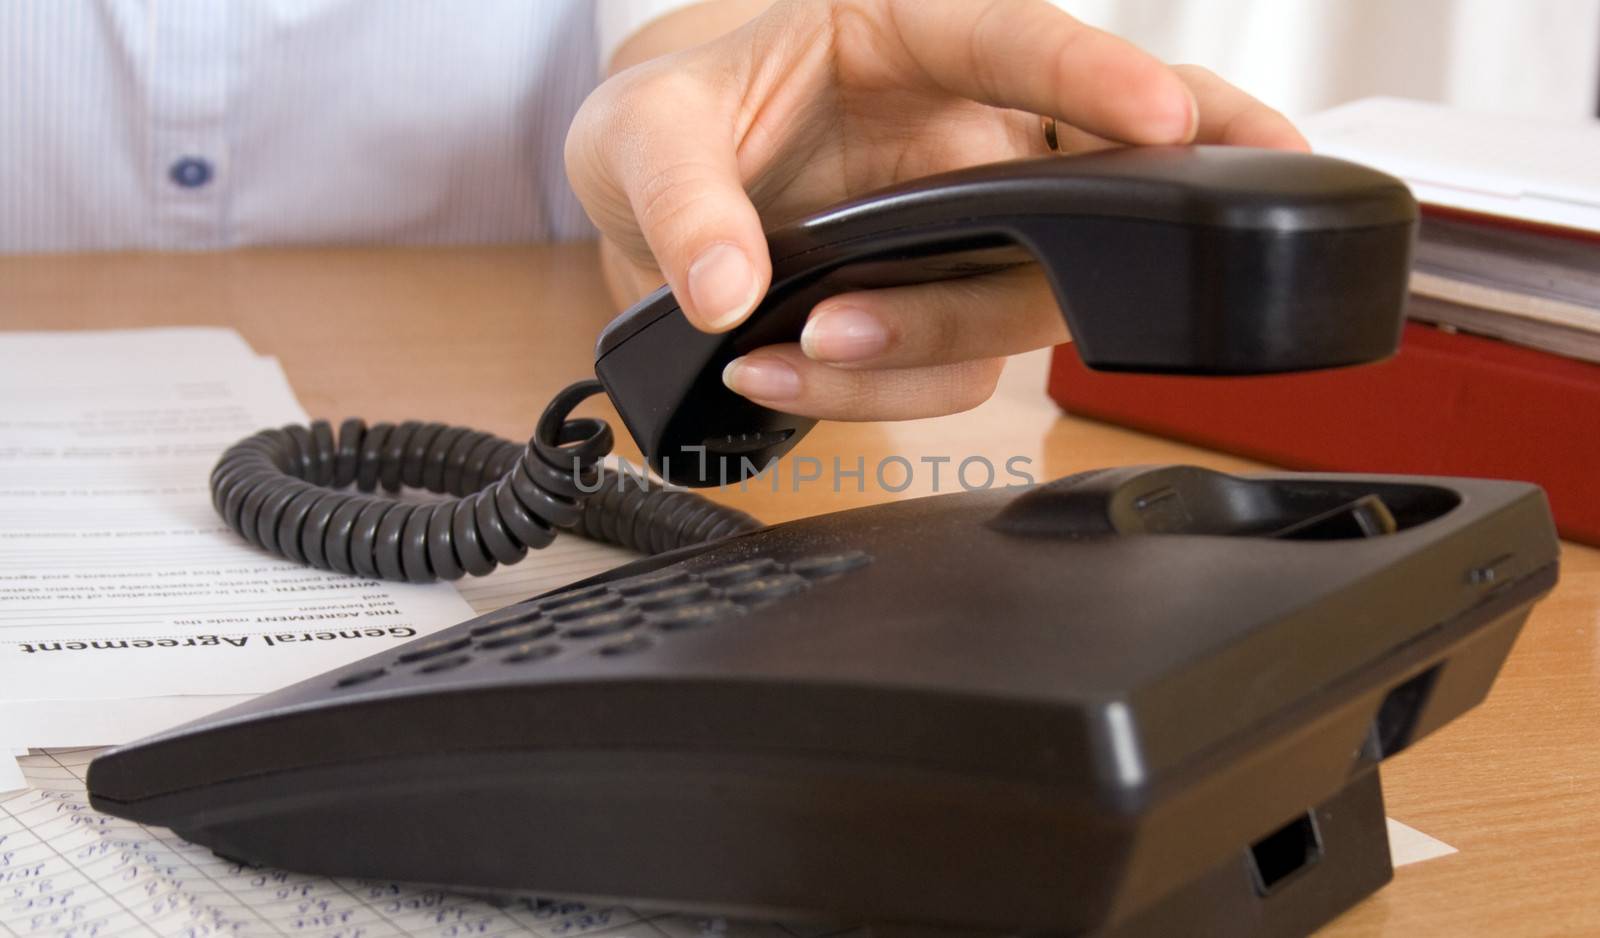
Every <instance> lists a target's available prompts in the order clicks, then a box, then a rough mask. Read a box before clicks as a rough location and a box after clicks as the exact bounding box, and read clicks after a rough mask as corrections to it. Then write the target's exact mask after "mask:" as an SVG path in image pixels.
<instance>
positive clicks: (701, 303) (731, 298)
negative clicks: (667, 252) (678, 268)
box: [689, 242, 759, 329]
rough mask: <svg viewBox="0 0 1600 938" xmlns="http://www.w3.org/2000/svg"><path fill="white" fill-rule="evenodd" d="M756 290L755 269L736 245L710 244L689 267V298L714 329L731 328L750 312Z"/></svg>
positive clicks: (755, 298)
mask: <svg viewBox="0 0 1600 938" xmlns="http://www.w3.org/2000/svg"><path fill="white" fill-rule="evenodd" d="M758 289H759V288H758V286H757V281H756V271H755V268H754V267H752V266H750V259H749V258H748V257H745V254H744V252H743V251H741V250H739V248H738V247H737V246H736V245H732V244H728V243H727V242H721V243H718V244H713V245H712V246H711V247H709V248H706V249H705V250H704V251H702V252H700V256H699V257H697V258H695V259H694V263H692V264H690V265H689V298H690V299H691V300H693V301H694V309H695V312H697V313H699V314H700V318H701V319H702V320H704V321H705V323H706V325H708V326H710V327H711V328H713V329H721V328H724V327H727V326H730V325H732V324H733V323H735V322H737V321H738V320H739V319H740V318H741V317H743V316H744V315H745V314H746V313H748V312H750V310H751V309H752V308H754V307H755V305H756V300H757V299H759V297H758V296H757V295H756V292H757V290H758Z"/></svg>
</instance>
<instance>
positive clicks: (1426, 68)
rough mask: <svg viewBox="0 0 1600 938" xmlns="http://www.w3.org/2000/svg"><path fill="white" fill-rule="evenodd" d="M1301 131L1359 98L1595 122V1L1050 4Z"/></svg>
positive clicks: (1599, 46) (1070, 0) (1598, 81)
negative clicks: (1307, 119)
mask: <svg viewBox="0 0 1600 938" xmlns="http://www.w3.org/2000/svg"><path fill="white" fill-rule="evenodd" d="M1054 2H1055V3H1056V4H1057V5H1058V6H1061V7H1063V8H1064V9H1066V10H1067V11H1069V12H1070V13H1072V14H1073V15H1074V16H1076V17H1078V18H1079V19H1082V20H1084V21H1085V22H1089V23H1092V24H1094V25H1096V26H1099V27H1100V28H1102V29H1106V30H1109V31H1110V32H1114V33H1117V34H1118V35H1121V36H1125V37H1127V38H1128V39H1130V40H1132V41H1133V42H1135V43H1137V44H1138V45H1140V46H1143V47H1144V48H1146V49H1148V50H1150V51H1151V52H1152V53H1154V54H1155V55H1158V56H1160V57H1161V58H1163V59H1165V60H1167V61H1169V62H1174V63H1178V62H1193V63H1197V64H1202V65H1205V66H1207V67H1208V68H1210V69H1211V70H1212V71H1214V72H1217V73H1218V74H1220V75H1221V76H1222V77H1224V78H1226V79H1228V80H1229V81H1231V82H1233V83H1234V84H1236V85H1239V86H1241V87H1243V88H1244V89H1245V90H1247V91H1249V92H1251V93H1252V94H1254V95H1256V96H1257V97H1259V98H1261V99H1262V100H1264V101H1266V102H1267V103H1269V104H1271V105H1273V106H1274V107H1276V108H1278V109H1279V110H1281V111H1284V112H1285V113H1287V114H1288V115H1289V116H1291V117H1298V116H1301V115H1305V114H1309V113H1311V112H1313V111H1318V110H1321V109H1323V108H1327V107H1331V106H1333V105H1335V104H1339V103H1341V102H1344V101H1349V100H1351V99H1353V98H1361V97H1366V96H1368V95H1376V94H1383V95H1392V96H1397V97H1408V98H1420V99H1423V100H1428V101H1440V102H1444V103H1447V104H1453V105H1457V106H1460V107H1466V108H1473V109H1477V110H1488V111H1502V112H1507V113H1515V114H1523V115H1529V116H1545V117H1561V118H1568V119H1570V118H1574V117H1593V116H1595V114H1596V110H1597V102H1596V97H1597V94H1600V0H1054Z"/></svg>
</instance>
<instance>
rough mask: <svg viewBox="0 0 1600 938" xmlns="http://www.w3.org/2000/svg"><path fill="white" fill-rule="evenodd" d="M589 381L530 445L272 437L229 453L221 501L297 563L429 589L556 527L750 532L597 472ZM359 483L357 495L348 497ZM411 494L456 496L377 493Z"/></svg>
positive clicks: (242, 527) (222, 468)
mask: <svg viewBox="0 0 1600 938" xmlns="http://www.w3.org/2000/svg"><path fill="white" fill-rule="evenodd" d="M601 390H602V389H601V385H600V382H598V381H592V380H591V381H580V382H578V383H576V384H573V385H571V386H569V387H568V388H566V389H565V390H564V391H562V392H561V393H560V394H558V395H556V397H555V399H554V400H552V401H551V402H550V405H549V406H548V407H546V408H545V411H544V413H543V414H542V415H541V416H540V417H539V423H538V425H537V427H536V428H535V429H534V432H533V438H532V439H530V440H529V441H528V443H527V445H526V446H519V445H517V444H516V443H513V442H511V441H510V440H505V439H502V438H500V437H497V436H494V435H493V434H490V433H484V432H482V431H478V430H472V429H470V428H467V427H455V426H447V425H445V424H441V423H421V422H417V421H408V422H406V423H401V424H398V425H396V424H390V423H378V424H373V425H372V426H370V427H369V426H367V425H366V423H365V422H363V421H362V420H360V419H357V418H350V419H348V420H345V421H344V422H343V423H342V424H340V426H339V431H338V433H337V435H336V434H335V433H334V431H333V427H332V425H331V424H329V423H328V422H327V421H325V420H318V421H315V422H313V423H312V424H311V425H310V426H301V425H298V424H296V425H291V426H286V427H283V428H281V429H268V430H262V431H261V432H259V433H257V434H255V435H254V436H250V437H247V438H246V439H243V440H240V441H239V442H238V443H235V444H234V445H233V446H231V447H229V448H228V450H227V451H226V452H225V453H223V454H222V458H221V459H220V460H218V461H217V465H216V468H214V469H213V470H212V472H211V499H212V504H213V505H214V506H216V509H217V512H218V513H219V514H221V515H222V518H223V520H224V521H226V522H227V525H228V527H230V528H232V529H233V530H234V531H237V532H238V533H239V535H240V536H242V537H243V538H244V539H245V540H247V541H249V542H250V543H252V544H255V545H257V546H258V547H262V548H265V549H266V550H269V551H272V552H273V553H277V554H280V555H282V556H284V557H287V558H289V559H290V560H293V561H296V562H298V563H304V564H309V565H311V566H313V567H319V568H321V569H323V570H336V571H338V572H340V573H351V574H357V575H360V576H366V577H380V578H382V579H386V580H404V581H409V582H413V583H426V582H431V581H433V580H438V579H444V580H453V579H456V578H458V577H460V576H462V575H464V574H468V573H470V574H473V575H475V576H482V575H484V574H486V573H489V572H491V571H493V570H494V569H495V567H497V566H498V565H499V564H509V563H516V562H517V561H519V560H521V559H522V558H523V557H524V556H526V555H527V552H528V551H529V550H530V549H532V550H537V549H538V548H541V547H545V546H546V545H548V544H549V543H550V542H551V541H553V540H554V539H555V536H556V533H557V531H558V530H570V531H576V532H578V533H581V534H582V535H584V536H585V537H588V538H591V539H594V540H598V541H605V542H608V543H612V544H619V545H621V546H623V547H629V548H632V549H634V550H638V551H642V552H645V553H652V554H654V553H661V552H662V551H668V550H673V549H676V548H679V547H686V546H689V545H692V544H701V543H705V542H707V541H712V540H717V539H719V538H722V537H726V536H728V535H730V534H738V533H742V532H745V531H752V530H755V529H756V528H759V527H760V526H761V525H760V523H759V522H758V521H756V520H755V519H754V518H752V517H750V516H749V515H747V514H745V513H744V512H742V511H738V510H736V509H732V508H727V507H724V506H722V505H718V504H716V503H715V502H712V501H709V500H708V499H705V498H702V497H701V496H699V495H696V494H694V493H691V492H684V491H679V490H672V489H667V488H664V487H663V486H661V485H660V484H659V483H656V482H654V481H647V480H645V479H644V478H643V477H642V476H635V475H631V474H630V475H627V476H623V475H621V474H619V473H616V472H614V471H613V470H611V469H608V468H606V467H604V466H602V465H600V460H601V459H602V458H603V457H604V456H605V455H606V454H607V453H609V452H611V445H612V440H613V437H612V433H611V426H610V425H609V424H607V423H606V422H605V421H604V420H600V419H597V418H593V417H579V418H571V417H570V416H569V415H570V414H571V412H572V411H573V410H574V409H575V408H576V407H577V406H578V405H579V404H581V403H582V402H583V401H585V400H586V399H588V398H589V397H591V396H593V395H594V394H597V393H599V392H600V391H601ZM352 483H354V485H355V488H356V491H354V492H351V491H339V490H340V489H345V488H346V487H347V486H349V485H351V484H352ZM379 486H382V488H383V489H384V491H386V492H389V493H398V492H399V491H400V489H401V487H402V486H405V487H410V488H420V489H426V490H427V491H429V492H434V493H437V494H441V495H451V496H454V497H453V498H448V499H443V500H439V501H428V502H418V501H404V500H401V499H398V498H393V497H389V496H385V495H371V494H366V493H370V492H373V491H375V490H376V489H377V488H378V487H379Z"/></svg>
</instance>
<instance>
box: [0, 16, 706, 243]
mask: <svg viewBox="0 0 1600 938" xmlns="http://www.w3.org/2000/svg"><path fill="white" fill-rule="evenodd" d="M682 2H683V0H616V2H614V3H611V4H609V6H612V7H617V8H619V9H614V10H610V11H608V10H607V9H606V7H605V6H602V7H601V8H600V10H599V13H600V20H601V22H600V24H598V25H597V22H596V20H597V15H596V14H597V9H596V6H595V5H594V4H592V3H590V2H589V0H534V2H530V0H452V2H437V0H237V2H236V0H0V251H6V252H18V251H27V252H35V251H67V250H114V249H133V248H152V249H209V248H227V247H235V246H240V245H256V244H283V243H350V242H363V243H373V242H376V243H419V242H466V243H484V242H506V241H531V240H547V239H560V238H573V237H585V236H589V235H590V234H591V229H590V227H589V224H588V221H587V219H586V218H585V217H584V214H583V210H582V208H581V207H580V206H579V204H578V202H577V200H576V198H575V197H574V196H573V195H572V193H571V191H570V189H569V188H568V186H567V183H566V176H565V172H564V169H563V167H562V159H561V147H562V141H563V139H564V138H565V135H566V129H567V125H568V123H569V122H570V121H571V118H572V115H573V113H574V112H575V111H576V110H577V108H578V105H579V104H580V103H581V102H582V100H583V98H584V97H585V95H587V94H588V93H589V91H590V90H592V89H593V88H594V86H595V84H596V83H597V82H598V80H599V76H600V72H601V67H600V62H601V58H602V55H603V54H604V53H603V51H602V50H601V48H600V39H601V36H600V34H601V33H606V37H605V38H606V41H607V42H608V44H610V45H614V44H615V43H616V42H618V41H620V38H621V37H622V35H623V34H624V33H625V32H626V31H627V29H628V28H629V27H631V26H638V25H640V24H641V23H642V22H643V21H644V20H646V19H649V18H650V17H652V16H654V15H658V14H659V13H661V12H663V11H664V10H665V9H669V8H671V7H672V6H675V5H678V4H680V3H682Z"/></svg>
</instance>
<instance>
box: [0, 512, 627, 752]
mask: <svg viewBox="0 0 1600 938" xmlns="http://www.w3.org/2000/svg"><path fill="white" fill-rule="evenodd" d="M636 557H637V555H636V554H634V553H632V552H630V551H626V550H622V549H621V548H618V547H611V546H609V545H606V544H596V543H594V542H593V541H586V540H584V539H583V538H580V537H558V538H556V540H555V542H554V543H552V544H551V545H550V546H549V547H547V548H545V549H544V550H542V551H539V552H537V553H535V554H532V555H530V556H529V557H528V558H527V559H526V560H524V561H523V562H522V563H520V564H516V565H515V566H510V567H501V568H499V569H498V570H496V571H495V572H494V573H492V574H490V575H489V576H486V577H468V578H465V579H462V580H459V581H457V582H456V584H455V585H456V587H457V589H458V590H459V592H460V595H461V597H462V598H463V599H464V600H465V601H466V602H467V603H468V604H470V605H471V607H472V611H473V613H484V612H492V611H493V610H495V609H499V608H501V607H503V606H507V605H509V604H511V603H514V602H517V601H519V600H523V599H526V598H528V597H530V596H535V595H538V594H539V593H543V592H547V591H549V590H552V589H555V588H557V587H560V586H565V585H566V584H568V583H571V582H573V581H575V580H581V579H583V578H584V577H588V576H592V575H594V574H596V573H602V572H604V571H606V570H609V569H611V568H612V567H614V566H617V565H618V564H622V563H627V562H628V561H630V560H633V559H635V558H636ZM471 614H472V613H464V614H462V615H461V616H458V617H457V619H456V620H454V621H459V620H460V619H464V618H467V616H468V615H471ZM255 696H256V695H254V694H242V695H241V694H216V695H209V694H186V695H182V696H167V697H149V698H124V699H119V700H116V701H107V700H102V699H88V700H22V701H6V700H0V742H3V741H4V740H6V739H7V738H8V734H7V732H6V730H5V728H6V727H33V728H34V733H33V736H34V738H35V739H36V740H38V739H47V740H48V745H50V746H104V745H110V744H116V743H122V742H128V741H130V740H134V739H138V738H139V737H141V736H148V735H150V734H152V733H156V732H159V731H161V730H164V729H166V728H168V727H171V726H176V725H178V724H180V723H187V722H188V721H190V720H197V719H199V718H200V717H203V716H206V715H207V714H210V713H215V712H216V711H218V710H221V709H224V708H226V707H231V706H233V705H234V704H238V703H243V702H245V701H247V700H251V699H252V698H254V697H255ZM23 751H24V752H26V751H27V750H26V749H24V750H23Z"/></svg>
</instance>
